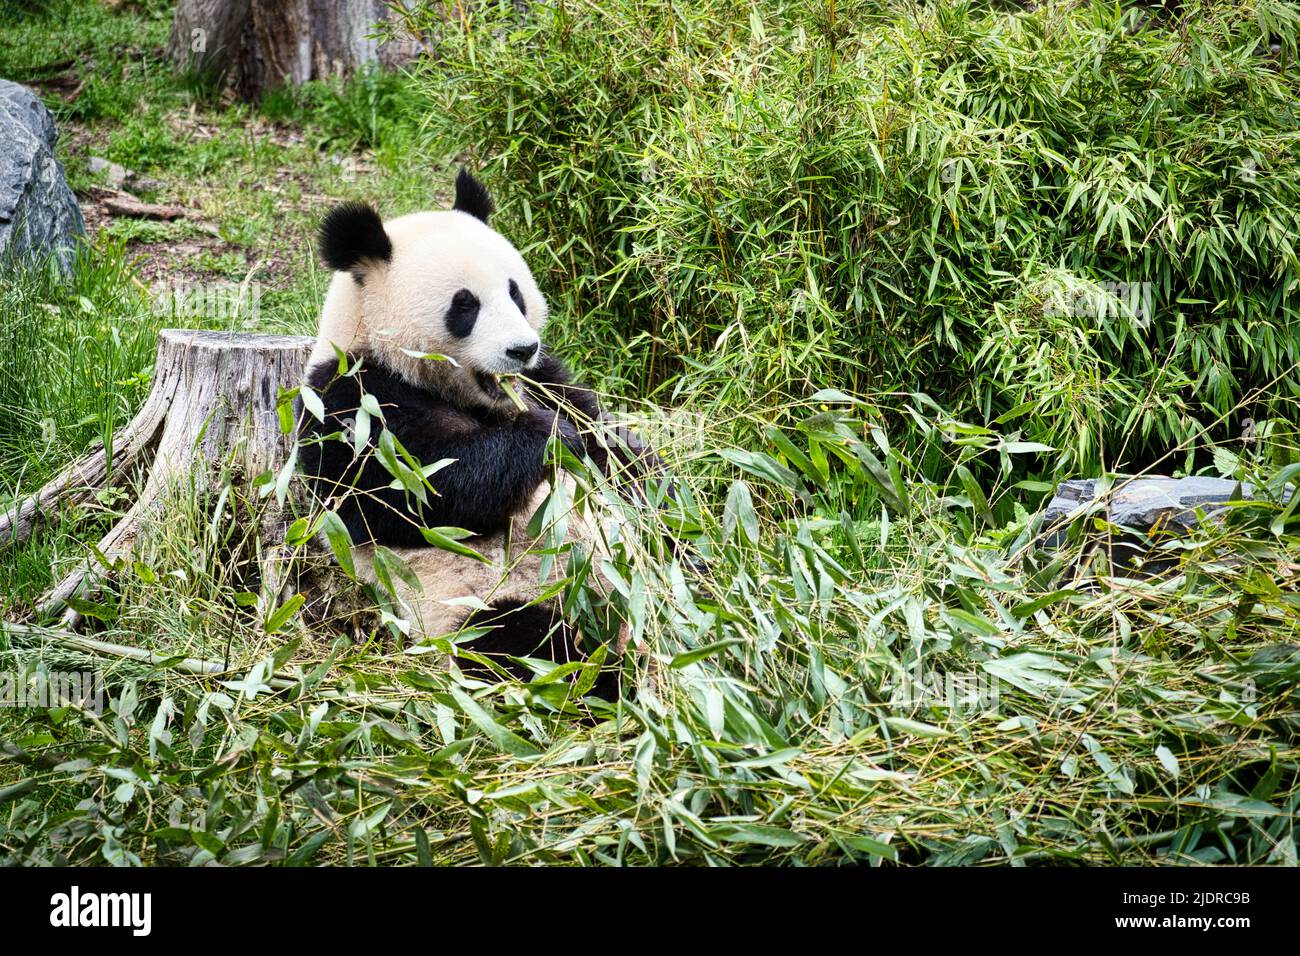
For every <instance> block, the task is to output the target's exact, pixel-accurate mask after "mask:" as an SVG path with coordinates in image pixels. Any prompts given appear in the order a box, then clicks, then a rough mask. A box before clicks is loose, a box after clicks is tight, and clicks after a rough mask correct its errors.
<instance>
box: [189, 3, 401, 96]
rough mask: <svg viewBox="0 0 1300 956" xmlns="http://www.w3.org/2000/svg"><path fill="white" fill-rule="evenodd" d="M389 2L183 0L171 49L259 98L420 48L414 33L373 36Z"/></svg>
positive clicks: (395, 61) (391, 61) (392, 62)
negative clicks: (287, 85)
mask: <svg viewBox="0 0 1300 956" xmlns="http://www.w3.org/2000/svg"><path fill="white" fill-rule="evenodd" d="M390 5H391V4H390V3H389V2H386V0H180V2H179V3H177V5H176V13H175V16H174V18H173V20H172V32H171V37H170V39H169V40H168V42H167V52H168V55H169V56H170V57H171V58H172V60H173V61H175V62H176V63H177V65H178V66H180V67H181V68H182V69H195V70H199V71H201V72H206V73H209V74H215V75H217V76H219V77H220V78H223V79H228V80H231V81H232V82H233V83H234V85H235V88H236V89H237V90H238V91H239V93H240V95H241V96H243V97H244V98H245V99H250V100H256V99H258V98H260V97H261V95H262V94H263V93H264V92H265V91H266V90H268V89H271V88H273V87H276V86H279V85H280V84H281V83H284V82H289V83H305V82H307V81H308V80H319V79H325V78H327V77H331V76H347V75H351V74H353V73H355V72H356V71H357V70H359V69H361V68H363V67H365V66H367V65H370V64H378V65H380V66H384V67H392V66H397V65H400V64H402V63H405V62H407V61H409V60H410V59H412V58H413V57H414V56H415V55H416V54H418V53H419V51H420V44H419V42H418V41H417V40H416V39H415V38H414V37H412V36H410V35H409V34H401V35H399V37H397V38H395V39H393V40H388V41H385V42H380V41H379V40H377V39H374V38H373V37H372V36H371V35H372V34H374V33H375V32H376V30H377V27H378V25H379V24H381V23H386V22H388V21H391V20H392V19H393V18H394V15H393V14H392V12H391V11H390V9H389V7H390Z"/></svg>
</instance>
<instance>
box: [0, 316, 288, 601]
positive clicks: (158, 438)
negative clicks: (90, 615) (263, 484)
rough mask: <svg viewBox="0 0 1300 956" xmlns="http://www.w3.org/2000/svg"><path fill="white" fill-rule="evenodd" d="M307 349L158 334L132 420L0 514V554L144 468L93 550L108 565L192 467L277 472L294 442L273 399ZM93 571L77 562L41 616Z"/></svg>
mask: <svg viewBox="0 0 1300 956" xmlns="http://www.w3.org/2000/svg"><path fill="white" fill-rule="evenodd" d="M312 342H313V339H311V338H309V337H307V336H297V335H250V334H246V333H240V332H203V331H194V330H186V329H164V330H163V331H162V332H160V333H159V336H158V355H157V358H156V360H155V362H154V376H153V387H152V388H151V389H150V391H149V396H148V398H147V399H146V400H145V403H144V406H143V407H142V408H141V409H140V412H139V414H138V415H136V417H135V418H134V419H133V420H132V421H131V423H130V424H129V425H127V426H126V428H124V429H123V430H122V431H121V432H119V433H118V434H117V435H116V436H115V437H114V439H113V441H112V443H111V449H104V448H100V449H98V450H96V451H94V452H92V453H91V454H89V455H87V456H86V457H84V458H82V459H81V460H80V461H77V462H76V463H75V464H73V465H72V466H71V467H69V468H68V469H67V470H65V471H64V472H63V473H62V474H60V475H58V476H57V477H55V478H54V479H52V480H51V481H49V482H48V483H47V484H46V485H45V487H43V488H41V489H40V491H38V492H37V493H36V494H34V495H32V496H31V497H30V498H27V499H25V500H23V501H21V502H19V503H18V504H17V505H16V506H15V507H14V508H12V509H11V510H10V511H8V512H7V513H5V514H3V515H0V548H2V547H5V546H7V545H10V544H13V543H15V542H19V541H23V540H25V539H26V538H27V537H28V536H30V535H31V533H32V531H33V530H34V529H35V528H36V526H37V525H38V524H39V523H40V521H41V520H42V519H43V518H44V517H45V516H46V515H48V513H49V512H50V511H51V509H53V508H54V507H56V506H58V505H60V504H66V503H77V502H80V501H84V500H85V499H87V498H89V497H90V496H91V495H93V494H94V493H95V491H96V490H98V489H100V488H103V487H106V486H108V485H111V484H113V483H115V482H119V481H122V480H125V479H127V478H128V477H129V476H130V475H131V474H132V473H133V472H134V471H135V469H136V468H137V466H140V465H147V469H148V471H147V477H146V478H145V480H144V483H143V486H142V489H141V492H140V496H139V498H138V499H137V500H136V502H135V504H133V505H132V506H131V508H130V510H128V511H127V513H126V514H125V515H124V516H123V517H122V520H121V521H119V522H118V523H117V524H116V525H115V526H114V527H113V528H112V530H110V531H109V532H108V533H107V534H106V535H104V537H103V538H102V539H100V541H99V546H98V547H99V552H100V553H101V554H102V555H103V556H104V557H106V558H108V559H110V561H112V560H114V559H116V558H118V557H121V556H123V555H125V554H127V553H128V552H130V550H131V547H132V545H133V544H134V541H135V538H136V536H137V534H138V533H139V531H140V526H141V521H142V519H143V518H144V517H145V516H146V515H148V514H149V513H150V512H151V511H152V510H153V509H155V508H156V506H157V505H158V503H159V502H160V500H161V499H162V498H163V496H164V493H165V492H166V491H167V490H168V489H169V488H172V487H174V486H175V484H176V482H177V481H178V480H179V479H181V478H182V477H188V476H189V475H191V474H192V473H194V472H195V470H196V466H199V468H198V471H199V473H200V474H202V473H204V472H206V471H207V468H206V466H207V465H208V464H210V463H214V462H221V461H226V460H233V463H234V464H235V466H236V467H237V468H238V469H239V470H240V471H241V472H242V473H243V474H244V475H245V476H247V477H248V478H250V479H251V478H253V477H255V476H257V475H260V474H262V473H263V472H265V471H267V470H274V469H278V468H279V467H280V466H281V465H282V464H283V463H284V461H285V459H286V456H287V455H288V452H289V449H290V447H291V446H292V444H293V436H292V435H285V434H284V433H283V432H282V431H281V430H280V425H279V413H278V410H277V399H278V397H279V393H280V389H281V387H292V386H294V385H296V384H298V382H299V380H300V379H301V376H302V373H303V369H304V366H305V365H306V361H307V356H308V354H309V353H310V352H311V347H312ZM102 572H103V564H102V562H101V561H100V559H99V558H98V556H92V557H89V558H87V559H85V560H84V561H82V562H80V563H79V564H78V565H77V567H76V568H74V569H73V570H72V571H71V572H69V573H68V574H67V575H65V576H64V577H63V578H62V579H61V580H60V581H59V582H58V583H57V584H55V585H54V587H53V588H51V589H50V591H49V592H47V594H46V595H45V596H44V598H43V599H42V601H41V609H42V610H43V611H45V612H47V613H53V612H56V611H58V610H59V609H60V608H62V607H64V605H66V604H67V602H68V599H69V598H71V597H73V596H74V595H76V594H77V593H79V592H81V591H83V590H85V589H87V588H89V587H91V586H93V585H94V583H95V582H96V581H98V580H99V579H100V576H101V574H102ZM63 620H64V623H65V624H66V625H68V626H73V625H75V624H76V622H77V620H78V615H77V613H76V612H75V611H73V610H71V609H69V610H67V611H66V612H65V614H64V615H63Z"/></svg>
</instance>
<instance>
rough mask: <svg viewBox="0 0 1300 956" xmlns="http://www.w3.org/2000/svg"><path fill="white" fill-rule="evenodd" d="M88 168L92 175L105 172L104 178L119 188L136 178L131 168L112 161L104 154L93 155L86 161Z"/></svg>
mask: <svg viewBox="0 0 1300 956" xmlns="http://www.w3.org/2000/svg"><path fill="white" fill-rule="evenodd" d="M86 169H88V170H89V171H90V173H91V175H92V176H98V175H99V174H100V173H103V174H104V179H105V180H106V181H107V182H108V184H109V185H110V186H114V187H116V188H118V189H121V188H122V187H123V186H125V185H126V184H127V182H129V181H130V180H132V179H134V178H135V173H133V172H132V171H131V170H129V169H127V168H126V167H124V166H119V165H118V164H117V163H114V162H110V161H109V160H107V159H105V158H104V157H103V156H91V157H90V158H89V159H88V160H87V161H86Z"/></svg>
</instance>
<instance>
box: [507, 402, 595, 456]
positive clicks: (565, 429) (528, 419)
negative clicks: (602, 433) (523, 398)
mask: <svg viewBox="0 0 1300 956" xmlns="http://www.w3.org/2000/svg"><path fill="white" fill-rule="evenodd" d="M522 417H523V419H524V421H525V424H526V425H527V427H528V428H529V429H530V430H531V431H533V432H534V433H536V434H539V435H545V436H546V437H548V438H549V437H551V436H555V437H557V438H559V439H560V441H561V442H563V443H564V447H565V448H567V449H568V450H569V451H571V452H572V453H573V454H575V455H577V456H578V457H579V458H581V457H582V455H583V453H584V451H585V450H586V449H585V446H584V443H583V440H582V435H581V434H580V433H579V432H578V429H577V427H576V426H575V425H574V424H573V422H572V421H570V420H569V418H568V416H567V415H562V414H560V413H559V412H557V411H556V410H555V409H553V408H537V407H533V408H530V409H528V411H526V412H524V413H523V416H522Z"/></svg>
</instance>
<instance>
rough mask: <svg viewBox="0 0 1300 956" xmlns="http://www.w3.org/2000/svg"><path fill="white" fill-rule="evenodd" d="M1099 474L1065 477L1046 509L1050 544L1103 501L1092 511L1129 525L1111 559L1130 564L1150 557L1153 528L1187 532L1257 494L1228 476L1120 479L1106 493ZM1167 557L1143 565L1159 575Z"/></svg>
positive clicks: (1043, 529) (1044, 527)
mask: <svg viewBox="0 0 1300 956" xmlns="http://www.w3.org/2000/svg"><path fill="white" fill-rule="evenodd" d="M1099 484H1100V482H1099V481H1098V479H1095V478H1086V479H1079V480H1075V481H1063V482H1061V484H1060V485H1059V486H1058V487H1057V489H1056V494H1055V496H1054V497H1053V498H1052V500H1051V501H1050V502H1049V503H1048V505H1047V508H1046V509H1045V510H1044V511H1043V513H1042V523H1041V524H1040V525H1039V528H1040V535H1041V537H1040V539H1039V540H1040V543H1041V544H1042V545H1044V546H1046V547H1048V548H1059V547H1061V546H1062V545H1064V544H1065V541H1066V533H1067V531H1068V529H1069V525H1070V523H1071V522H1072V521H1073V520H1074V519H1075V518H1076V517H1078V516H1079V515H1081V514H1083V513H1084V512H1085V511H1086V510H1087V508H1088V505H1090V504H1093V503H1100V507H1098V509H1097V510H1096V511H1093V512H1092V514H1094V515H1095V516H1097V517H1101V518H1105V519H1106V520H1107V521H1109V522H1110V523H1111V524H1113V525H1118V526H1119V527H1121V528H1124V529H1130V530H1131V531H1132V532H1133V533H1132V534H1121V535H1117V536H1116V537H1115V540H1113V541H1112V542H1111V545H1112V560H1113V561H1115V562H1116V563H1130V562H1132V561H1134V560H1136V559H1139V558H1141V559H1143V560H1144V561H1145V559H1146V556H1147V554H1148V540H1147V536H1148V535H1149V534H1150V533H1151V532H1161V533H1169V534H1174V535H1179V534H1184V533H1186V532H1188V531H1190V530H1192V529H1193V528H1195V527H1197V526H1198V525H1199V524H1200V522H1201V518H1202V517H1203V518H1204V519H1206V520H1216V519H1218V518H1221V517H1222V516H1223V514H1224V513H1225V511H1226V510H1227V508H1226V506H1227V504H1228V502H1230V501H1236V500H1241V499H1249V498H1252V497H1254V489H1252V488H1251V486H1250V485H1248V484H1244V483H1242V482H1239V481H1232V480H1230V479H1227V478H1161V477H1151V478H1116V479H1114V480H1113V482H1112V483H1111V490H1110V492H1109V493H1108V494H1106V495H1105V496H1104V500H1103V499H1102V496H1101V495H1099V493H1098V485H1099ZM1168 564H1169V562H1168V561H1148V562H1146V564H1145V565H1144V569H1145V571H1147V572H1150V573H1159V572H1160V571H1162V570H1164V569H1165V567H1166V566H1167V565H1168Z"/></svg>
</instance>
